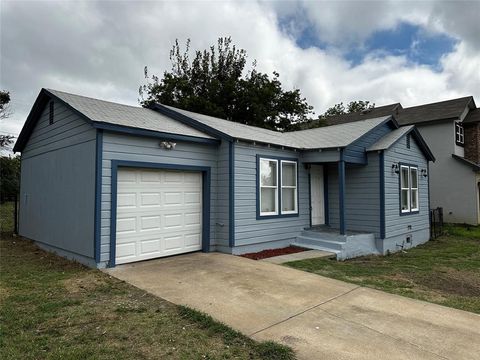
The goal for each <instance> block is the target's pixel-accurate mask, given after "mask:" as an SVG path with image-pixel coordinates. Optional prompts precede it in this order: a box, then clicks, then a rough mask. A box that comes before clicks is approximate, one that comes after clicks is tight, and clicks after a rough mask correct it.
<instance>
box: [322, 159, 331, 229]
mask: <svg viewBox="0 0 480 360" xmlns="http://www.w3.org/2000/svg"><path fill="white" fill-rule="evenodd" d="M323 197H324V204H325V211H324V213H325V225H327V226H329V225H330V214H329V204H328V168H327V166H326V165H323Z"/></svg>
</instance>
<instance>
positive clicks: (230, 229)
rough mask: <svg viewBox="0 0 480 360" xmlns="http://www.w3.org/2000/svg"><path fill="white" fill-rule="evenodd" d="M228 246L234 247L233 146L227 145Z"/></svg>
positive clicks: (231, 143)
mask: <svg viewBox="0 0 480 360" xmlns="http://www.w3.org/2000/svg"><path fill="white" fill-rule="evenodd" d="M228 176H229V178H228V184H229V185H228V186H229V188H228V190H229V192H228V199H229V201H228V245H229V246H230V247H234V246H235V144H234V143H233V142H229V143H228Z"/></svg>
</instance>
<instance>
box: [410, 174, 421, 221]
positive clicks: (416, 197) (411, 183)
mask: <svg viewBox="0 0 480 360" xmlns="http://www.w3.org/2000/svg"><path fill="white" fill-rule="evenodd" d="M412 170H415V174H416V175H417V181H416V182H417V187H415V188H414V187H413V181H412ZM409 176H410V178H409V181H410V211H411V212H417V211H418V210H419V209H420V205H419V203H418V187H419V186H418V185H419V184H418V180H419V178H418V167H416V166H410V171H409ZM413 190H415V200H416V201H415V203H416V204H417V207H415V208H414V207H413V205H412V200H411V199H413Z"/></svg>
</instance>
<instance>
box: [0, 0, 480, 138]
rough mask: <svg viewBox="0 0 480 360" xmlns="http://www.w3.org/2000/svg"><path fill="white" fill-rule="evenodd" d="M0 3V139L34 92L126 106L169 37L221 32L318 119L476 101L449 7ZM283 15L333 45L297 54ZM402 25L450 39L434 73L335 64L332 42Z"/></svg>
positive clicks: (400, 66)
mask: <svg viewBox="0 0 480 360" xmlns="http://www.w3.org/2000/svg"><path fill="white" fill-rule="evenodd" d="M0 4H1V5H0V6H1V7H2V8H1V19H0V20H1V21H0V22H1V29H0V32H1V65H0V66H1V68H0V75H1V79H0V80H1V87H2V88H4V89H8V90H11V92H12V98H13V102H12V106H13V108H14V110H15V114H14V116H12V117H11V119H9V120H8V121H7V122H4V123H3V124H0V130H1V131H2V132H9V133H15V134H16V133H18V132H19V131H20V129H21V126H22V125H23V122H24V121H25V118H26V116H27V114H28V111H29V110H30V108H31V106H32V105H33V102H34V100H35V97H36V95H37V94H38V92H39V90H40V88H41V87H50V88H56V89H59V90H64V91H71V92H74V93H79V94H84V95H88V96H94V97H99V98H104V99H109V100H112V101H119V102H123V103H129V104H135V103H136V102H137V96H138V93H137V90H138V86H139V85H140V84H141V83H143V66H144V65H149V68H150V72H153V73H156V74H161V73H162V72H163V71H164V70H166V69H169V68H170V61H169V59H168V54H169V50H170V49H171V46H172V44H173V42H174V41H175V38H178V39H179V40H180V42H181V43H183V42H184V41H185V40H186V39H187V38H191V39H192V47H193V48H194V49H204V48H206V47H208V46H209V45H211V44H214V43H215V42H216V39H217V38H218V37H220V36H232V38H233V40H234V42H235V44H236V45H237V46H238V47H241V48H244V49H246V50H247V51H248V53H249V60H253V59H257V61H258V68H259V70H261V71H264V72H268V73H271V72H272V71H273V70H277V71H278V72H279V73H280V79H281V81H282V83H283V84H284V86H285V88H292V87H299V88H300V89H301V90H302V94H303V95H304V96H306V97H307V99H308V101H309V102H310V103H311V104H312V105H314V106H315V109H316V112H317V113H321V112H322V111H324V110H325V109H326V108H327V107H328V106H331V105H333V104H334V103H337V102H340V101H344V102H345V101H350V100H357V99H363V100H371V101H373V102H375V103H376V104H377V105H381V104H385V103H391V102H402V104H403V105H404V106H408V105H414V104H420V103H423V102H429V101H437V100H442V99H447V98H452V97H457V96H464V95H474V96H475V97H476V99H477V102H480V86H479V85H480V78H479V76H480V75H479V74H480V72H478V69H479V68H480V53H479V47H476V43H475V41H476V40H475V39H477V38H476V37H475V36H473V35H472V34H473V32H472V31H470V30H469V27H468V26H466V25H465V24H460V23H458V22H456V21H453V20H451V19H449V20H448V21H446V20H445V17H446V15H447V14H448V13H449V12H450V13H452V11H447V10H444V9H445V7H442V6H441V4H436V3H434V4H432V3H421V4H420V5H419V6H417V5H415V4H414V3H408V6H407V5H406V4H405V3H402V2H401V3H380V2H374V3H366V4H363V5H359V4H357V3H353V2H339V3H338V2H335V3H320V5H318V3H314V2H312V3H306V4H304V5H302V8H301V9H300V8H299V7H298V4H296V3H293V4H291V3H288V4H286V3H282V5H281V6H279V5H276V4H272V3H256V2H241V3H238V2H222V3H218V2H181V3H178V2H177V3H174V2H166V3H157V2H145V3H141V2H140V3H139V2H112V1H108V2H107V1H104V2H83V3H82V2H62V3H53V2H46V3H31V2H5V1H2V2H1V3H0ZM414 5H415V6H414ZM294 6H296V7H294ZM449 6H450V5H449ZM292 9H295V11H297V12H298V13H300V14H302V13H303V14H309V15H308V16H309V19H308V21H309V22H310V23H311V24H313V26H316V29H317V31H318V32H319V34H321V35H322V37H323V38H325V39H328V41H329V42H331V43H332V44H334V45H335V46H332V47H329V48H328V49H326V50H322V49H318V48H309V49H301V48H299V47H298V46H297V45H296V43H295V41H294V39H293V38H292V37H291V36H289V35H287V34H285V33H284V32H282V30H281V29H280V26H279V23H278V21H279V16H280V15H285V14H289V13H291V12H292V11H293V10H292ZM299 9H300V10H299ZM459 13H460V12H459ZM461 13H462V14H463V13H464V12H461ZM452 17H454V18H455V16H452ZM467 18H468V19H470V18H469V17H467ZM405 19H407V20H408V21H411V22H414V23H418V24H421V25H422V26H425V29H426V30H427V31H442V32H447V33H448V34H450V35H451V36H455V37H458V38H459V39H460V41H459V43H458V44H457V47H456V48H455V51H454V52H453V53H451V54H448V55H446V56H444V57H443V58H442V59H441V65H442V69H441V70H440V71H435V70H433V69H431V68H429V67H427V66H422V65H418V64H412V63H410V62H409V61H407V60H406V59H405V58H404V57H402V56H396V57H395V56H385V54H378V53H372V54H370V55H369V56H368V57H367V58H366V59H365V61H364V62H362V63H361V64H359V65H357V66H352V64H351V63H349V62H348V61H346V60H345V59H343V58H342V56H341V47H342V46H343V44H347V43H351V42H355V41H357V42H358V41H362V39H365V37H367V36H368V34H371V33H372V32H373V31H376V30H378V29H384V28H389V27H393V26H396V24H398V23H399V22H400V21H405ZM471 26H473V27H475V26H476V25H471ZM472 39H473V40H472Z"/></svg>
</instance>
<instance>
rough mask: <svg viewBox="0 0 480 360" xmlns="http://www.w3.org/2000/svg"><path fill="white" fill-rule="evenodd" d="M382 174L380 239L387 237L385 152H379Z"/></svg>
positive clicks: (380, 171)
mask: <svg viewBox="0 0 480 360" xmlns="http://www.w3.org/2000/svg"><path fill="white" fill-rule="evenodd" d="M379 164H380V168H379V176H380V179H379V180H380V239H385V153H384V152H383V151H380V154H379Z"/></svg>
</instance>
